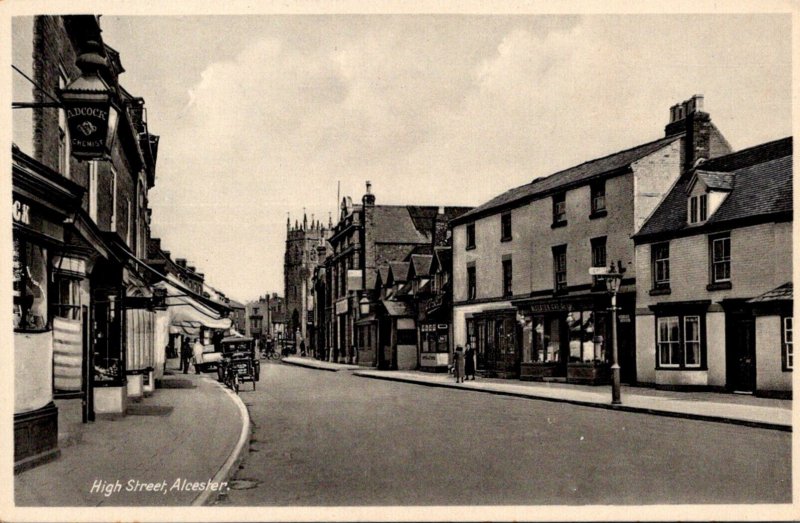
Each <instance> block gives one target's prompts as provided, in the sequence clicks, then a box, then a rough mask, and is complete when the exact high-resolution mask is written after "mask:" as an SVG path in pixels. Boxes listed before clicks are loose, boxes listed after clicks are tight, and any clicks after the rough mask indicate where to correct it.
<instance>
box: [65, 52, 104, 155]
mask: <svg viewBox="0 0 800 523" xmlns="http://www.w3.org/2000/svg"><path fill="white" fill-rule="evenodd" d="M75 63H76V65H77V66H78V67H79V68H80V69H81V71H82V74H81V76H79V77H78V78H76V79H75V80H74V81H73V82H71V83H70V84H69V85H68V86H67V87H66V88H65V89H63V90H62V91H61V92H60V96H61V103H62V105H63V107H64V111H65V113H66V116H67V127H68V129H69V136H70V147H71V154H72V156H74V157H75V158H77V159H80V160H91V159H97V158H104V157H106V156H107V155H108V154H110V152H111V145H112V142H113V139H114V135H115V134H116V128H117V120H118V114H117V110H116V108H115V107H114V105H113V104H112V102H111V100H112V96H113V94H114V91H113V90H112V89H111V87H110V86H109V85H108V84H107V83H106V82H105V80H103V78H102V77H101V75H100V72H99V70H100V69H101V68H104V67H105V66H106V62H105V58H104V57H102V56H101V55H100V46H99V44H98V43H97V42H93V41H92V42H87V43H86V49H85V51H84V52H83V53H82V54H81V55H80V56H79V57H78V59H77V60H76V62H75Z"/></svg>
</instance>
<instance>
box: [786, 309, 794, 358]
mask: <svg viewBox="0 0 800 523" xmlns="http://www.w3.org/2000/svg"><path fill="white" fill-rule="evenodd" d="M793 368H794V333H793V329H792V317H791V316H786V317H784V318H783V370H792V369H793Z"/></svg>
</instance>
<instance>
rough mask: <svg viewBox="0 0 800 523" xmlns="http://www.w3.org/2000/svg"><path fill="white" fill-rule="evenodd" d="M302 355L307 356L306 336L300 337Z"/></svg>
mask: <svg viewBox="0 0 800 523" xmlns="http://www.w3.org/2000/svg"><path fill="white" fill-rule="evenodd" d="M300 355H301V356H302V357H304V358H305V357H306V340H305V338H300Z"/></svg>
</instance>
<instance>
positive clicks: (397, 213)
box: [374, 205, 430, 243]
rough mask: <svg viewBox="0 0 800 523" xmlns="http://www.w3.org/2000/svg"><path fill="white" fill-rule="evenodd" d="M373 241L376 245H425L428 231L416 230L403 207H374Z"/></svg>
mask: <svg viewBox="0 0 800 523" xmlns="http://www.w3.org/2000/svg"><path fill="white" fill-rule="evenodd" d="M374 223H375V236H374V238H375V241H376V242H378V243H426V242H429V241H430V229H427V230H426V229H422V230H420V229H418V228H417V227H416V226H415V225H416V224H415V222H414V220H412V219H411V214H410V213H409V211H408V207H406V206H405V205H376V206H375V222H374Z"/></svg>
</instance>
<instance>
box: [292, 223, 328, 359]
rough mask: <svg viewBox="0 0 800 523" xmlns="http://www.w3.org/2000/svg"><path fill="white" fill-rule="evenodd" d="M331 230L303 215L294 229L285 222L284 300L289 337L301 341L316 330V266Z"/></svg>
mask: <svg viewBox="0 0 800 523" xmlns="http://www.w3.org/2000/svg"><path fill="white" fill-rule="evenodd" d="M329 233H330V227H324V226H323V225H322V224H321V223H320V222H319V220H316V221H315V220H314V219H313V216H312V219H311V223H309V222H308V218H307V217H306V216H305V215H303V223H298V222H296V221H295V224H294V227H292V226H291V223H290V222H289V220H288V219H287V220H286V251H285V253H284V263H283V278H284V289H283V292H284V297H285V300H286V313H287V314H288V316H287V322H288V325H287V327H286V330H287V336H288V337H290V338H292V339H296V342H297V343H298V344H299V341H300V340H301V339H302V340H306V344H307V343H308V339H309V337H311V338H313V335H311V336H310V334H311V333H309V328H310V327H311V328H313V311H314V293H313V282H312V280H313V276H314V267H316V265H317V247H318V246H319V245H321V244H322V243H324V242H325V239H326V238H327V237H328V236H329Z"/></svg>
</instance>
